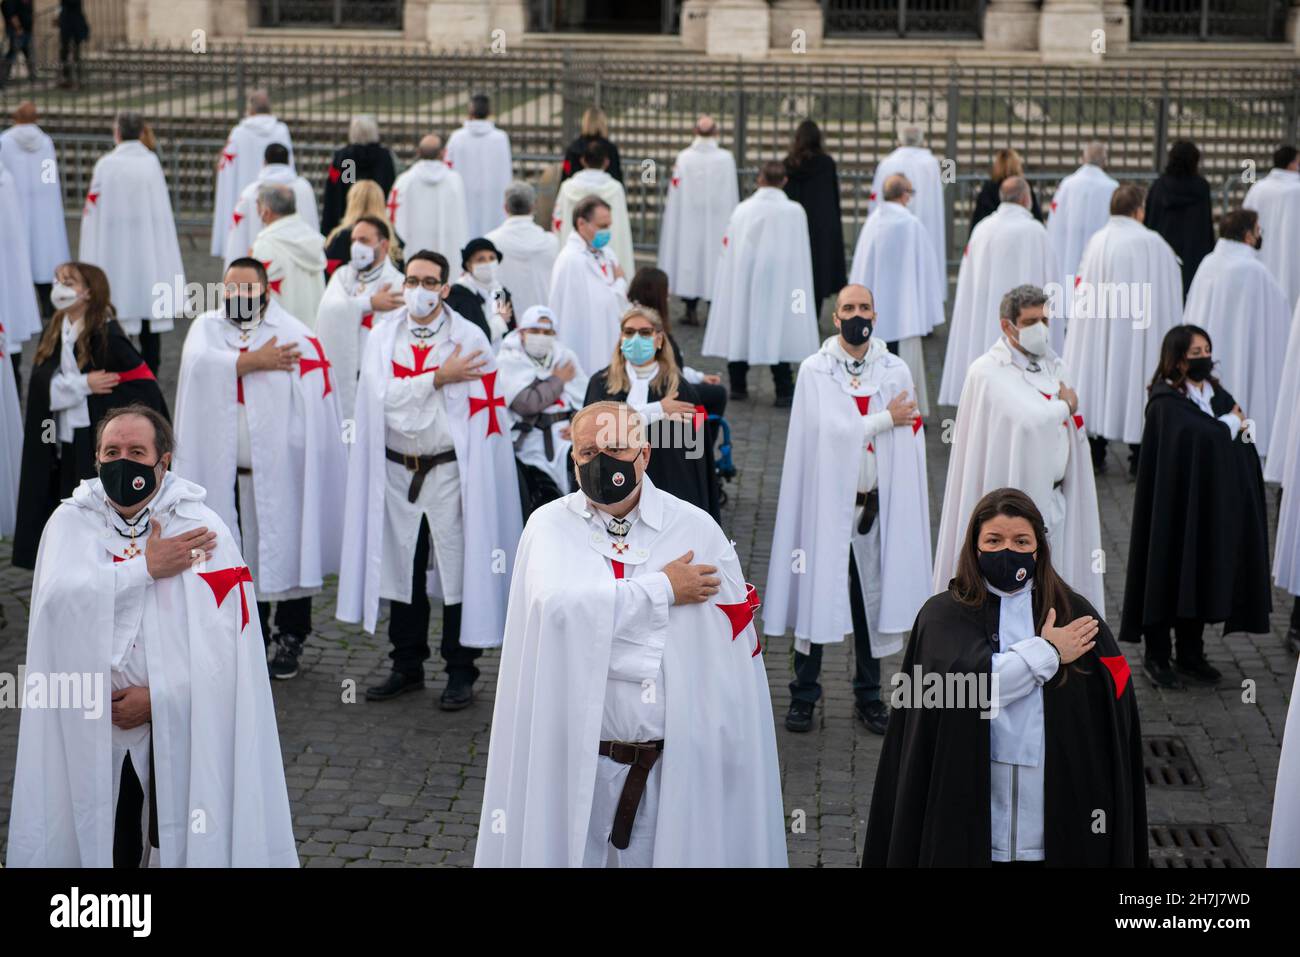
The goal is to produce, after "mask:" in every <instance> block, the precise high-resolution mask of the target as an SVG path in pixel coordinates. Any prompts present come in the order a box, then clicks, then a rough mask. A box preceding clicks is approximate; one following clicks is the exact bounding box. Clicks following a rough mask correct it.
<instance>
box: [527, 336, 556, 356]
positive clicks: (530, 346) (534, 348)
mask: <svg viewBox="0 0 1300 957" xmlns="http://www.w3.org/2000/svg"><path fill="white" fill-rule="evenodd" d="M553 348H555V336H548V335H542V334H538V333H531V332H530V333H527V334H526V335H525V336H524V352H526V353H528V354H529V355H530V356H532V357H533V358H534V359H545V358H546V357H547V356H549V355H550V354H551V350H552V349H553Z"/></svg>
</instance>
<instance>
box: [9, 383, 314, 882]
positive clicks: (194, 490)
mask: <svg viewBox="0 0 1300 957" xmlns="http://www.w3.org/2000/svg"><path fill="white" fill-rule="evenodd" d="M170 458H171V430H170V429H169V428H168V426H167V423H166V421H165V420H164V419H163V418H162V417H161V416H159V415H158V414H157V413H156V412H153V411H152V410H150V409H148V408H146V407H144V406H124V407H121V408H117V409H113V410H111V411H110V412H109V413H108V415H107V416H105V418H104V419H103V420H102V421H101V423H100V437H99V442H98V450H97V459H98V462H99V469H100V477H99V478H95V479H88V480H86V481H84V482H82V483H81V485H80V486H79V487H78V488H77V489H76V491H75V492H73V494H72V496H71V497H70V498H68V499H65V500H64V501H63V503H62V504H61V505H60V506H59V507H58V509H57V510H56V511H55V512H54V515H53V516H52V517H51V518H50V521H49V523H48V524H47V525H46V526H45V531H44V533H43V535H42V536H41V546H40V553H39V555H38V557H37V561H36V572H35V576H34V578H33V582H32V602H31V612H30V616H29V617H30V622H29V625H28V637H27V658H26V662H25V665H26V682H25V689H24V690H25V696H26V697H25V707H24V708H23V711H22V720H21V722H20V725H19V729H18V758H17V766H16V769H15V772H14V788H13V792H14V793H13V811H12V813H11V814H10V817H9V850H8V865H9V866H10V867H76V868H83V867H114V866H117V867H125V868H132V867H141V866H155V867H297V866H298V855H297V851H296V847H295V843H294V836H293V825H292V823H291V821H290V817H289V797H288V793H287V791H286V790H285V782H284V766H283V763H282V759H281V755H280V741H279V737H278V735H277V733H276V718H275V705H274V702H273V701H272V699H271V690H270V685H269V682H268V681H267V677H266V664H265V661H264V660H262V658H261V646H260V645H258V644H257V638H258V630H259V626H258V621H257V616H255V615H252V614H250V613H249V605H250V603H251V602H252V601H253V584H252V582H251V580H250V577H249V574H248V568H247V566H246V565H245V564H244V560H243V558H241V556H240V554H239V547H238V545H237V544H236V542H235V538H234V536H233V535H232V534H231V532H230V530H229V529H228V528H227V527H226V524H225V523H224V522H223V521H222V520H221V518H220V516H218V515H217V514H216V513H215V512H213V511H212V509H210V508H208V507H207V506H206V505H205V504H204V502H203V497H204V491H203V489H202V488H200V487H199V486H197V485H194V484H193V483H191V482H187V481H185V480H184V479H182V478H180V477H178V476H177V475H175V474H174V473H169V472H168V471H167V464H168V461H169V460H170ZM110 493H111V495H112V498H110ZM119 500H120V501H119ZM128 503H129V504H128ZM68 677H71V678H74V679H81V680H82V681H83V682H93V684H90V685H83V687H82V688H81V689H80V690H81V691H82V697H81V700H80V701H76V700H64V699H52V698H50V697H49V695H50V694H52V693H53V692H54V691H56V690H57V689H59V688H60V687H62V688H63V689H64V690H67V689H68V687H69V686H68V685H67V684H66V683H65V679H66V678H68ZM106 677H108V678H110V680H111V684H112V687H111V689H110V688H105V687H103V685H104V684H105V683H106V682H105V678H106ZM110 693H111V696H112V700H111V701H110V700H108V699H109V696H110ZM151 806H152V807H153V808H155V809H156V816H154V815H153V814H151Z"/></svg>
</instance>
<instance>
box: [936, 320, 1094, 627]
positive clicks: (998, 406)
mask: <svg viewBox="0 0 1300 957" xmlns="http://www.w3.org/2000/svg"><path fill="white" fill-rule="evenodd" d="M1011 348H1012V347H1011V346H1009V345H1008V344H1007V341H1006V339H1005V338H1000V339H998V341H997V342H996V343H994V344H993V347H992V348H991V349H989V351H988V352H987V353H985V354H984V355H983V356H980V358H979V359H978V360H976V361H975V363H974V364H973V365H972V366H971V368H970V373H969V374H968V375H967V376H966V385H965V386H964V387H963V389H962V394H961V401H960V402H959V403H958V405H957V424H956V429H955V430H954V432H953V440H952V455H951V457H950V458H949V459H948V481H947V484H946V485H945V487H944V493H943V516H942V518H941V519H940V521H939V544H938V546H937V547H936V549H935V553H934V590H935V591H936V592H939V591H944V590H945V589H947V587H948V583H949V581H950V580H951V579H952V577H953V574H954V573H955V571H956V567H957V555H958V553H959V552H960V551H961V547H962V543H963V542H964V541H965V536H966V527H967V525H969V524H970V517H971V513H972V512H974V511H975V505H976V503H977V502H979V500H980V499H981V498H982V497H983V496H984V495H986V494H988V493H989V492H991V491H993V490H994V489H997V488H1004V487H1010V488H1016V489H1020V490H1021V491H1022V492H1024V493H1025V494H1026V495H1028V496H1029V497H1030V498H1031V499H1033V500H1034V504H1035V505H1037V506H1038V509H1039V511H1041V512H1042V513H1043V518H1044V520H1045V521H1046V522H1047V530H1048V535H1049V536H1050V545H1051V549H1052V565H1053V567H1054V568H1055V569H1056V571H1057V574H1059V575H1060V576H1061V577H1062V578H1063V579H1065V582H1066V584H1067V585H1069V586H1070V587H1071V588H1073V589H1074V590H1075V591H1077V592H1078V593H1079V594H1080V595H1082V596H1083V597H1084V598H1086V599H1088V601H1089V602H1091V603H1092V606H1093V607H1094V608H1096V609H1097V612H1098V613H1099V614H1101V615H1103V616H1104V615H1105V614H1106V604H1105V597H1106V596H1105V591H1104V589H1103V588H1102V572H1101V571H1097V570H1094V569H1095V567H1096V566H1095V564H1094V563H1096V561H1097V558H1098V556H1099V555H1100V548H1101V520H1100V517H1099V515H1098V511H1097V485H1096V481H1095V479H1094V477H1093V474H1092V457H1091V455H1090V454H1089V451H1088V445H1087V435H1086V433H1085V430H1084V420H1083V418H1082V416H1079V415H1074V416H1071V415H1070V414H1069V406H1068V405H1066V403H1065V402H1064V400H1062V399H1060V398H1058V394H1059V392H1060V385H1059V383H1060V382H1062V381H1064V382H1065V384H1066V385H1067V386H1068V385H1070V384H1071V375H1070V370H1069V368H1068V366H1067V364H1065V363H1063V362H1062V361H1061V360H1060V359H1059V358H1057V357H1056V356H1054V355H1051V354H1049V355H1047V356H1046V357H1044V358H1042V359H1040V360H1039V363H1040V364H1041V365H1042V366H1043V371H1042V372H1041V373H1030V372H1026V371H1024V370H1022V369H1020V368H1019V367H1018V366H1016V365H1015V364H1014V362H1013V361H1012V357H1011ZM1063 428H1064V429H1067V430H1068V431H1069V433H1070V443H1071V444H1070V455H1069V460H1068V463H1067V465H1066V470H1065V477H1064V479H1063V480H1062V482H1061V487H1060V489H1059V490H1058V489H1053V487H1052V486H1053V477H1054V476H1053V472H1052V467H1051V466H1052V462H1051V449H1052V448H1053V447H1054V444H1055V442H1056V439H1057V434H1058V432H1057V430H1059V429H1063Z"/></svg>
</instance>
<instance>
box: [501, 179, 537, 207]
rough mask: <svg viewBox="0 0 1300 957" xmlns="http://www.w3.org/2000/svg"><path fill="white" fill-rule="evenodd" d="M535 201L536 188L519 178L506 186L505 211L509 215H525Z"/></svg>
mask: <svg viewBox="0 0 1300 957" xmlns="http://www.w3.org/2000/svg"><path fill="white" fill-rule="evenodd" d="M536 202H537V190H535V189H533V187H532V186H530V185H529V184H528V183H525V182H524V181H523V180H521V179H517V180H515V181H514V182H513V183H511V184H510V185H509V186H507V187H506V213H508V214H509V215H511V216H527V215H528V214H529V213H531V212H532V211H533V206H534V205H535V204H536Z"/></svg>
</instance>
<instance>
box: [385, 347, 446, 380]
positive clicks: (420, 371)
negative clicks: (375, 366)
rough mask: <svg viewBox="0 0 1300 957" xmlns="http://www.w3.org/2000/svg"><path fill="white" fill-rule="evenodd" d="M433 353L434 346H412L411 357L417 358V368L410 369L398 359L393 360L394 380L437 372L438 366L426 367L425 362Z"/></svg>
mask: <svg viewBox="0 0 1300 957" xmlns="http://www.w3.org/2000/svg"><path fill="white" fill-rule="evenodd" d="M432 351H433V346H411V355H412V356H414V357H415V368H414V369H412V368H409V367H407V366H404V365H402V364H401V363H399V362H398V361H397V360H396V359H394V360H393V378H394V379H409V378H411V377H412V376H417V375H424V374H425V373H426V372H437V371H438V369H439V367H438V366H430V367H429V368H427V369H426V368H425V367H424V363H425V360H427V359H428V358H429V353H430V352H432Z"/></svg>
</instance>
